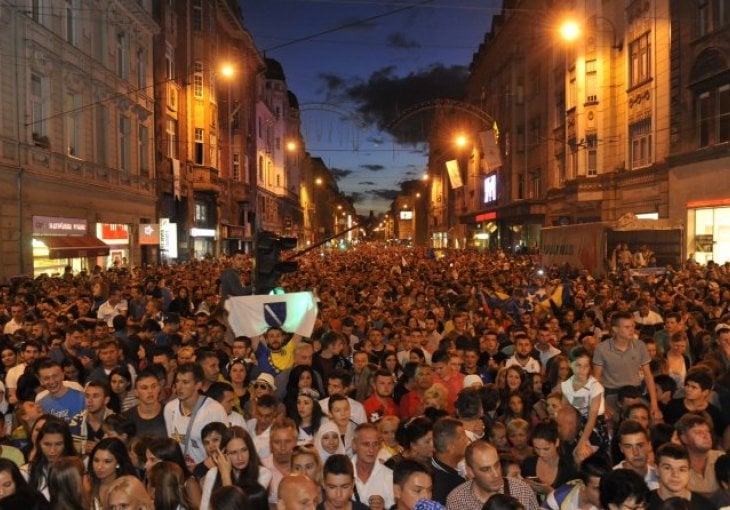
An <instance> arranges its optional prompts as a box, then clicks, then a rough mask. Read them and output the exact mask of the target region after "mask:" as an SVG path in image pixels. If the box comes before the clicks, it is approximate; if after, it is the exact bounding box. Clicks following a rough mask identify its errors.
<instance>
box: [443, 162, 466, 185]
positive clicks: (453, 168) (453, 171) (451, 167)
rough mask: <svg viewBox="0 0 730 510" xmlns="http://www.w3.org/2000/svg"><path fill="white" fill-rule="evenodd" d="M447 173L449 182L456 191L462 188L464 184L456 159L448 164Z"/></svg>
mask: <svg viewBox="0 0 730 510" xmlns="http://www.w3.org/2000/svg"><path fill="white" fill-rule="evenodd" d="M446 171H447V172H449V181H450V182H451V187H452V188H454V189H457V188H461V187H462V186H463V185H464V184H463V183H462V182H461V173H460V172H459V162H458V161H456V160H455V159H452V160H451V161H447V162H446Z"/></svg>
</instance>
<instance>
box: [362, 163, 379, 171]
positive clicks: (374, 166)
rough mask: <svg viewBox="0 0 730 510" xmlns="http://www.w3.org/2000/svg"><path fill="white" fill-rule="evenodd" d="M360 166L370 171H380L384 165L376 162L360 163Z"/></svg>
mask: <svg viewBox="0 0 730 510" xmlns="http://www.w3.org/2000/svg"><path fill="white" fill-rule="evenodd" d="M360 168H364V169H365V170H370V171H371V172H380V171H382V170H385V167H384V166H383V165H378V164H365V165H360Z"/></svg>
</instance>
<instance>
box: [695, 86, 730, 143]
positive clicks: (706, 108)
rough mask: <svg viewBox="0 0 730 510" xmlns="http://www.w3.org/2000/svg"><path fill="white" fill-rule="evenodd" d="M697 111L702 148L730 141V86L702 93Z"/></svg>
mask: <svg viewBox="0 0 730 510" xmlns="http://www.w3.org/2000/svg"><path fill="white" fill-rule="evenodd" d="M696 109H697V132H698V138H699V140H698V142H699V146H700V147H707V146H708V145H712V144H715V143H722V142H728V141H730V84H725V85H721V86H720V87H717V88H715V89H712V90H709V91H704V92H702V93H700V94H699V95H698V96H697V99H696Z"/></svg>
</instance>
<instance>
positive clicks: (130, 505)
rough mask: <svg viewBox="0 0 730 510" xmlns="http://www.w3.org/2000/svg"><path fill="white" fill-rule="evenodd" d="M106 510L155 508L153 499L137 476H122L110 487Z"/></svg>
mask: <svg viewBox="0 0 730 510" xmlns="http://www.w3.org/2000/svg"><path fill="white" fill-rule="evenodd" d="M104 510H155V507H154V505H153V504H152V499H151V498H150V497H149V495H148V494H147V491H146V490H145V487H144V485H143V484H142V482H141V481H140V480H139V478H137V477H136V476H132V475H125V476H120V477H119V478H117V479H116V480H114V482H113V483H112V485H111V486H110V487H109V490H108V492H107V493H106V498H104Z"/></svg>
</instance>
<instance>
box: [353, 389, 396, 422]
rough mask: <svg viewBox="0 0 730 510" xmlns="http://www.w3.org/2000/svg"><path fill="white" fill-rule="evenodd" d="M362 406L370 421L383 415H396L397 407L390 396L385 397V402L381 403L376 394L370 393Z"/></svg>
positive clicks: (374, 420)
mask: <svg viewBox="0 0 730 510" xmlns="http://www.w3.org/2000/svg"><path fill="white" fill-rule="evenodd" d="M362 406H363V407H364V408H365V416H367V419H368V421H369V422H370V423H374V422H376V421H378V420H380V418H382V417H383V416H398V407H396V405H395V402H393V399H392V398H390V397H388V398H386V399H385V404H383V402H382V401H381V399H379V398H378V396H377V395H375V394H372V395H370V397H369V398H368V399H367V400H365V402H363V403H362Z"/></svg>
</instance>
